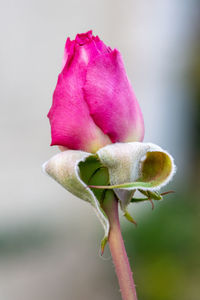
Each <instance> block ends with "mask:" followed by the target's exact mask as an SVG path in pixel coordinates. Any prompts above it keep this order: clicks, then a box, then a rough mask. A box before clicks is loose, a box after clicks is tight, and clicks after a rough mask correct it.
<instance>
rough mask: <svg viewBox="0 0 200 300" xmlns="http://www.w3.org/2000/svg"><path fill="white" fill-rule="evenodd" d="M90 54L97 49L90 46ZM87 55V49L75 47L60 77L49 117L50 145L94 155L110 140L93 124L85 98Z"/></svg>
mask: <svg viewBox="0 0 200 300" xmlns="http://www.w3.org/2000/svg"><path fill="white" fill-rule="evenodd" d="M91 53H94V47H91V52H90V53H89V54H90V55H91ZM87 55H88V54H87V53H85V49H84V47H80V46H78V45H75V46H74V53H73V59H71V60H70V62H69V63H68V61H67V63H66V64H65V67H64V69H63V71H62V72H61V74H60V75H59V78H58V82H57V86H56V89H55V92H54V95H53V104H52V107H51V109H50V111H49V114H48V117H49V119H50V123H51V135H52V143H51V145H61V146H65V147H67V148H70V149H77V150H78V149H80V150H84V151H88V152H95V151H96V150H98V149H99V148H101V147H103V146H105V145H106V144H109V143H110V140H109V138H108V137H107V136H106V135H104V133H103V132H102V131H101V130H100V129H99V128H98V127H97V126H96V124H95V123H94V121H93V119H92V118H91V116H90V112H89V109H88V105H87V103H86V102H85V101H84V98H83V92H82V87H83V84H84V82H85V76H86V68H87V64H88V61H87V57H88V56H87Z"/></svg>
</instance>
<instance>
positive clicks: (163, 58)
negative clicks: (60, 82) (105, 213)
mask: <svg viewBox="0 0 200 300" xmlns="http://www.w3.org/2000/svg"><path fill="white" fill-rule="evenodd" d="M199 9H200V2H199V1H198V0H196V1H195V0H192V1H187V0H162V1H159V0H148V1H145V0H140V1H136V0H125V1H121V0H84V1H81V0H73V1H69V0H65V1H64V0H57V1H54V0H52V1H47V0H18V1H15V0H0V33H1V46H0V66H1V67H0V78H1V80H0V85H1V88H0V99H1V100H0V101H1V105H0V133H1V134H0V136H1V148H0V150H1V155H0V183H1V189H0V300H25V299H26V300H33V299H34V300H35V299H37V300H47V299H48V300H55V299H56V300H73V299H75V300H82V299H93V300H102V299H110V300H111V299H113V300H114V299H115V300H117V299H120V294H119V288H118V284H117V279H116V276H115V273H114V267H113V264H112V261H111V258H110V254H109V251H108V249H107V250H106V252H105V254H104V257H103V258H100V256H99V244H100V240H101V238H102V235H103V230H102V228H101V225H100V223H99V221H98V220H97V218H96V216H95V214H94V212H93V210H92V208H91V207H90V206H89V205H88V204H86V203H85V202H82V201H81V200H80V199H77V198H75V197H73V196H72V195H70V194H69V193H68V192H66V191H65V190H64V189H63V188H62V187H60V186H59V185H58V184H56V183H55V182H54V181H53V180H51V179H50V178H48V177H47V176H45V175H44V174H43V173H42V171H41V165H42V163H43V162H44V161H46V160H47V159H49V158H50V157H51V156H52V155H53V154H55V153H57V151H58V150H57V149H56V148H51V147H49V144H50V127H49V123H48V120H47V118H46V114H47V112H48V110H49V107H50V105H51V98H52V93H53V90H54V88H55V85H56V81H57V75H58V73H59V72H60V68H61V63H62V55H63V49H64V44H65V40H66V38H67V36H70V37H72V38H73V37H75V34H76V33H77V32H84V31H87V30H89V29H93V31H94V34H98V35H99V36H100V37H101V38H102V39H103V40H104V42H105V43H107V44H108V45H110V46H111V47H112V48H118V49H119V50H120V51H121V53H122V55H123V58H124V62H125V65H126V69H127V73H128V75H129V78H130V80H131V82H132V84H133V87H134V90H135V93H136V95H137V98H138V99H139V102H140V105H141V107H142V111H143V114H144V119H145V126H146V135H145V141H148V142H149V141H151V142H154V143H156V144H159V145H160V146H162V147H163V148H164V149H166V150H168V151H169V152H170V153H171V154H172V155H173V156H174V157H175V161H176V164H177V175H176V177H175V179H174V181H173V183H171V184H170V185H169V187H167V188H166V189H174V190H175V191H176V193H175V194H173V195H168V196H166V197H165V199H164V201H162V202H159V203H156V206H155V209H154V211H152V210H151V205H150V204H149V203H144V204H137V205H135V206H134V205H133V207H131V209H130V210H131V213H132V215H133V216H134V218H135V219H136V220H137V222H138V227H137V228H135V227H134V226H133V225H132V224H129V223H128V222H127V221H125V220H123V218H121V221H122V231H123V235H124V239H125V244H126V248H127V252H128V256H129V258H130V261H131V266H132V267H133V272H134V278H135V282H136V285H137V291H138V297H139V300H147V299H148V300H161V299H162V300H179V299H181V300H188V299H190V300H199V299H200V298H199V297H200V296H199V295H200V285H199V282H200V257H199V256H200V218H199V217H200V201H199V200H200V199H199V194H200V193H199V186H200V180H199V176H200V157H199V154H200V82H199V81H200V55H199V50H200V23H199V17H200V13H199V12H200V10H199ZM166 189H165V190H166Z"/></svg>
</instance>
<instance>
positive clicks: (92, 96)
mask: <svg viewBox="0 0 200 300" xmlns="http://www.w3.org/2000/svg"><path fill="white" fill-rule="evenodd" d="M48 117H49V120H50V124H51V135H52V143H51V145H58V146H62V147H66V148H68V149H74V150H83V151H87V152H91V153H95V152H96V151H97V150H98V149H100V148H102V147H104V146H105V145H107V144H111V143H116V142H134V141H142V140H143V136H144V123H143V117H142V113H141V110H140V107H139V104H138V102H137V99H136V97H135V95H134V92H133V90H132V87H131V85H130V82H129V80H128V78H127V75H126V72H125V69H124V65H123V61H122V57H121V55H120V53H119V51H118V50H116V49H114V50H111V48H110V47H107V46H106V45H105V44H104V43H103V42H102V41H101V40H100V39H99V37H98V36H96V37H95V36H93V35H92V31H89V32H87V33H85V34H77V36H76V38H75V40H74V41H71V40H70V39H69V38H68V39H67V42H66V45H65V52H64V58H63V69H62V71H61V73H60V75H59V77H58V82H57V85H56V89H55V91H54V94H53V104H52V107H51V109H50V111H49V114H48Z"/></svg>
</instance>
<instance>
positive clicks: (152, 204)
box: [149, 199, 154, 210]
mask: <svg viewBox="0 0 200 300" xmlns="http://www.w3.org/2000/svg"><path fill="white" fill-rule="evenodd" d="M149 201H150V202H151V206H152V210H153V209H154V203H153V200H152V199H149Z"/></svg>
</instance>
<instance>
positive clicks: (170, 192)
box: [161, 191, 175, 196]
mask: <svg viewBox="0 0 200 300" xmlns="http://www.w3.org/2000/svg"><path fill="white" fill-rule="evenodd" d="M172 193H175V191H168V192H164V193H161V196H164V195H167V194H172Z"/></svg>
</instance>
